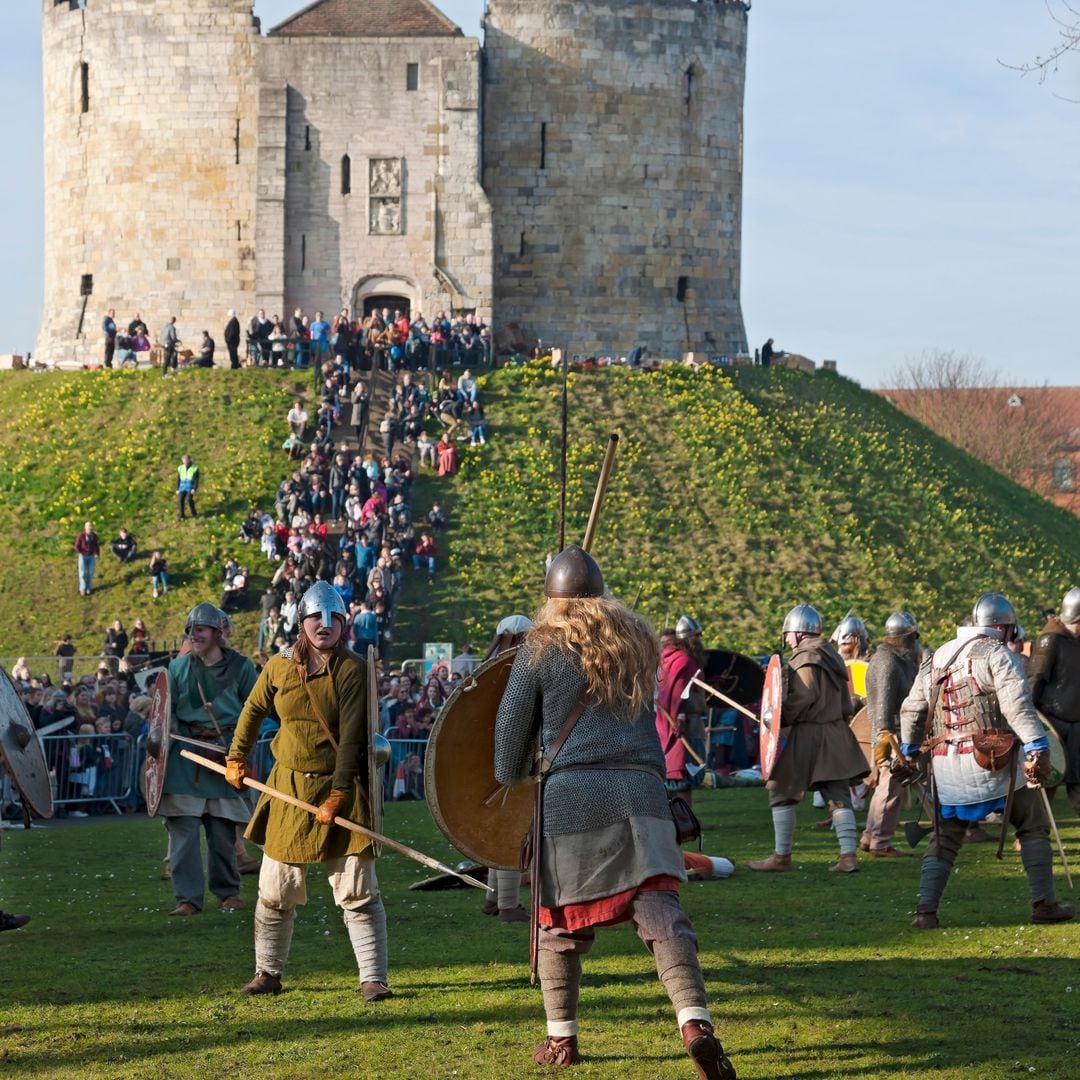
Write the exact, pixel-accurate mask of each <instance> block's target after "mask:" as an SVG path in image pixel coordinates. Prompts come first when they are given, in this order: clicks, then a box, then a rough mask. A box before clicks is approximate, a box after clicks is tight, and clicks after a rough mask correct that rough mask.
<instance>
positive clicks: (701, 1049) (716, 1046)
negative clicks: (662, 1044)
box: [682, 1020, 735, 1080]
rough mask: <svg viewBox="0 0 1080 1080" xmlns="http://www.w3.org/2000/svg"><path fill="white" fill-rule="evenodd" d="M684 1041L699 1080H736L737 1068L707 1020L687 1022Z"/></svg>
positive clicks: (683, 1028) (684, 1028)
mask: <svg viewBox="0 0 1080 1080" xmlns="http://www.w3.org/2000/svg"><path fill="white" fill-rule="evenodd" d="M682 1041H683V1046H685V1047H686V1052H687V1053H688V1054H689V1055H690V1060H691V1061H692V1062H693V1063H694V1067H695V1068H696V1069H697V1074H698V1080H735V1067H734V1066H733V1065H732V1064H731V1062H730V1061H728V1057H727V1054H725V1053H724V1048H723V1046H721V1045H720V1040H719V1039H718V1038H717V1037H716V1033H715V1032H714V1031H713V1026H712V1024H710V1023H709V1022H708V1021H707V1020H687V1022H686V1023H685V1024H683V1026H682Z"/></svg>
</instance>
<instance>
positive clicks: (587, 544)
mask: <svg viewBox="0 0 1080 1080" xmlns="http://www.w3.org/2000/svg"><path fill="white" fill-rule="evenodd" d="M618 446H619V436H618V435H610V436H608V444H607V451H606V452H605V454H604V464H603V465H601V466H600V479H599V480H597V481H596V494H595V495H593V504H592V510H591V511H590V512H589V523H588V525H586V526H585V539H584V540H582V542H581V546H582V547H583V548H584V549H585V550H586V551H588V550H589V549H590V548H591V547H592V542H593V538H594V537H595V536H596V526H597V524H598V522H599V521H600V507H601V506H603V505H604V493H605V492H606V491H607V485H608V480H609V478H610V477H611V467H612V466H613V465H614V464H615V451H616V450H617V449H618Z"/></svg>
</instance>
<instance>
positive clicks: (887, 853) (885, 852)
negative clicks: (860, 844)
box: [870, 844, 908, 859]
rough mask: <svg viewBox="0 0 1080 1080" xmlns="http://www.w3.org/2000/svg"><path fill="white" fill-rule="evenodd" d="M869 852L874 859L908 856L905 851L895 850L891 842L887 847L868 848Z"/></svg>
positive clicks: (904, 857)
mask: <svg viewBox="0 0 1080 1080" xmlns="http://www.w3.org/2000/svg"><path fill="white" fill-rule="evenodd" d="M870 854H871V855H873V857H874V858H875V859H906V858H907V857H908V853H907V852H906V851H897V850H896V848H894V847H893V846H892V845H891V844H890V845H889V846H888V847H875V848H870Z"/></svg>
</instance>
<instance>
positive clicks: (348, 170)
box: [341, 154, 352, 195]
mask: <svg viewBox="0 0 1080 1080" xmlns="http://www.w3.org/2000/svg"><path fill="white" fill-rule="evenodd" d="M350 191H352V161H350V160H349V155H348V154H346V155H345V156H344V157H343V158H342V159H341V194H342V195H348V194H349V192H350Z"/></svg>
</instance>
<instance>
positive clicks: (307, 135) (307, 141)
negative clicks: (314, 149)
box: [304, 125, 311, 150]
mask: <svg viewBox="0 0 1080 1080" xmlns="http://www.w3.org/2000/svg"><path fill="white" fill-rule="evenodd" d="M304 149H305V150H310V149H311V126H310V125H305V127H304Z"/></svg>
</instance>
